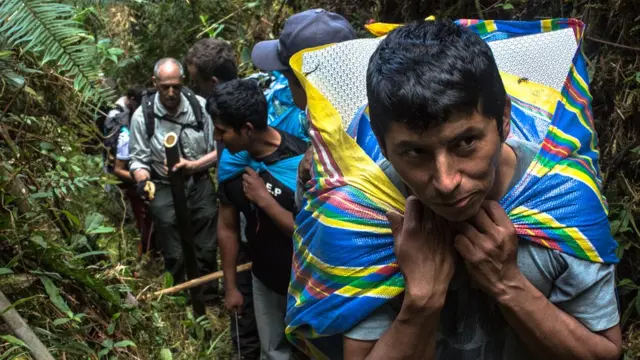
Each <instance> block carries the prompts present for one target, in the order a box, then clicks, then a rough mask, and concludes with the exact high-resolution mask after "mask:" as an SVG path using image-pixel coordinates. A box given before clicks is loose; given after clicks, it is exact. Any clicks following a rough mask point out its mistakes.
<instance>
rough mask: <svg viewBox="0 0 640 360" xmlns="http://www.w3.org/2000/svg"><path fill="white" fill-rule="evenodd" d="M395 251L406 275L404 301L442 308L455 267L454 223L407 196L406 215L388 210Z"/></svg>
mask: <svg viewBox="0 0 640 360" xmlns="http://www.w3.org/2000/svg"><path fill="white" fill-rule="evenodd" d="M387 218H388V219H389V221H390V222H391V230H392V232H393V237H394V243H395V254H396V257H397V258H398V264H399V265H400V269H401V270H402V273H403V275H404V278H405V282H406V295H405V301H407V300H417V301H419V303H418V305H420V306H427V307H429V308H438V309H439V308H441V307H442V306H443V305H444V300H445V297H446V293H447V289H448V288H449V282H450V281H451V278H452V277H453V273H454V270H455V251H454V249H453V235H452V230H451V226H450V225H449V224H448V223H447V222H446V221H444V219H442V218H440V217H437V216H436V215H435V214H434V213H433V212H432V211H431V210H430V209H428V208H427V207H425V206H424V205H423V204H422V203H421V202H420V200H418V198H416V197H415V196H410V197H409V198H408V199H407V207H406V212H405V214H404V218H403V217H402V215H400V214H398V213H396V212H389V213H387Z"/></svg>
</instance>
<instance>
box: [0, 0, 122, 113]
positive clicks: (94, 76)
mask: <svg viewBox="0 0 640 360" xmlns="http://www.w3.org/2000/svg"><path fill="white" fill-rule="evenodd" d="M74 15H75V12H74V8H73V7H71V6H69V5H66V4H60V3H55V2H52V1H50V0H2V1H1V2H0V34H2V35H3V36H4V37H5V39H6V41H7V43H8V44H9V46H21V47H22V48H23V50H24V51H32V52H34V53H37V54H39V55H40V56H41V58H42V65H44V64H47V63H50V62H54V63H57V68H56V69H57V71H59V73H60V74H61V75H63V76H65V77H68V78H72V79H73V85H74V87H75V89H76V90H77V91H78V92H79V93H80V94H81V95H82V97H83V99H85V100H90V101H94V102H97V103H103V102H109V101H110V100H111V99H112V98H113V93H112V91H111V90H108V89H102V88H100V87H99V86H98V84H99V78H100V77H99V73H100V68H99V64H98V63H97V62H96V61H95V58H96V56H95V55H96V52H97V48H96V45H95V44H94V43H92V41H90V40H89V39H90V38H91V37H90V35H89V34H87V32H86V31H85V30H83V29H82V27H81V24H80V23H78V22H76V21H73V20H72V19H73V16H74Z"/></svg>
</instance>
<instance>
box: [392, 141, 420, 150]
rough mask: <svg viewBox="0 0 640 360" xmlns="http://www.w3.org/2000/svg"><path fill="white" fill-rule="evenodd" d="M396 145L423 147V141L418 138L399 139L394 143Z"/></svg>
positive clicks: (400, 146) (401, 146)
mask: <svg viewBox="0 0 640 360" xmlns="http://www.w3.org/2000/svg"><path fill="white" fill-rule="evenodd" d="M396 147H399V148H416V147H420V148H422V147H424V143H423V142H421V141H418V140H400V141H398V142H397V143H396Z"/></svg>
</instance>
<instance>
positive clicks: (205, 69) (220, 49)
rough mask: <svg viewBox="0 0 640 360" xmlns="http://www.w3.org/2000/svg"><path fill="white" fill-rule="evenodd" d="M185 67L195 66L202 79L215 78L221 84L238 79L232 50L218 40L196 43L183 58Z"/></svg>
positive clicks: (225, 43)
mask: <svg viewBox="0 0 640 360" xmlns="http://www.w3.org/2000/svg"><path fill="white" fill-rule="evenodd" d="M185 62H186V63H187V66H189V65H195V67H196V70H197V71H198V76H199V77H200V78H202V79H210V78H212V77H214V76H215V77H217V78H218V79H219V80H220V81H221V82H225V81H230V80H235V79H237V78H238V65H237V63H236V57H235V55H234V53H233V48H232V47H231V45H229V44H228V43H227V42H225V41H222V40H219V39H202V40H199V41H198V42H196V43H195V44H194V45H193V46H192V47H191V49H189V51H188V52H187V56H186V57H185Z"/></svg>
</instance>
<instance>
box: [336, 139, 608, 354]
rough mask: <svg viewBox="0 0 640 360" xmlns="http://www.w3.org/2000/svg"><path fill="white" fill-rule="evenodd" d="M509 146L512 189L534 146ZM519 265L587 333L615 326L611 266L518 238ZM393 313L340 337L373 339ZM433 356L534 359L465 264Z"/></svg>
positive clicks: (383, 312)
mask: <svg viewBox="0 0 640 360" xmlns="http://www.w3.org/2000/svg"><path fill="white" fill-rule="evenodd" d="M507 144H508V145H509V146H510V147H511V148H512V149H513V150H514V152H515V153H516V157H517V165H516V171H515V174H514V177H513V179H512V181H511V183H510V188H511V187H513V186H514V185H515V184H516V183H517V182H518V181H519V180H520V178H522V176H523V175H524V173H525V172H526V170H527V168H528V167H529V164H530V163H531V162H532V161H533V158H534V157H535V155H536V153H537V152H538V148H537V147H536V146H535V145H533V144H530V143H527V142H522V141H518V140H515V139H509V140H507ZM380 167H381V168H382V169H383V171H385V173H386V174H387V176H388V177H389V179H390V180H391V181H392V182H393V183H394V184H395V185H396V186H397V187H398V188H399V189H401V191H402V189H404V184H402V181H401V179H400V178H399V176H398V174H397V173H396V172H395V170H394V169H393V168H392V167H391V166H390V164H389V163H388V162H385V163H381V164H380ZM405 195H406V192H405ZM518 266H519V267H520V271H521V272H522V273H523V274H524V275H525V277H526V278H527V279H528V280H529V281H530V282H531V283H532V284H533V285H534V286H535V287H536V288H537V289H538V290H539V291H540V292H542V293H543V294H544V295H545V296H546V297H547V298H548V299H549V301H551V303H553V304H554V305H555V306H557V307H558V308H559V309H560V310H562V311H564V312H566V313H567V314H569V315H571V316H573V317H575V318H576V319H578V321H580V322H581V323H582V324H583V325H584V326H586V327H587V328H588V329H589V330H591V331H593V332H597V331H603V330H606V329H609V328H611V327H613V326H615V325H617V324H618V322H619V320H620V318H619V312H618V303H617V298H616V295H615V276H614V273H615V266H614V265H604V264H598V263H591V262H588V261H584V260H581V259H578V258H575V257H572V256H569V255H566V254H563V253H560V252H558V251H555V250H551V249H547V248H545V247H542V246H540V245H537V244H535V243H532V242H530V241H526V240H522V239H520V241H519V244H518ZM396 311H397V309H394V308H393V307H392V306H391V305H385V306H383V307H382V308H380V309H378V310H377V311H376V312H374V313H373V314H372V315H371V316H370V317H368V318H367V319H365V320H364V321H362V322H361V323H359V324H358V325H356V326H355V327H354V328H353V329H352V330H350V331H349V332H347V333H345V334H344V335H345V336H346V337H349V338H352V339H357V340H369V341H371V340H377V339H379V338H380V337H381V336H382V335H383V334H384V332H385V331H386V330H387V329H388V328H389V327H390V326H391V323H392V322H393V320H394V319H395V316H396V314H397V312H396ZM435 358H436V359H438V360H515V359H518V360H520V359H522V360H527V359H533V356H532V354H531V352H530V351H529V350H528V349H527V347H526V345H525V344H524V343H523V342H522V341H521V340H520V339H519V338H518V335H517V334H516V333H515V332H514V331H513V329H511V327H510V326H509V324H508V323H507V321H506V320H505V319H504V317H503V316H502V313H501V312H500V309H499V308H498V305H497V303H496V302H495V300H493V299H492V298H491V297H490V296H488V295H487V294H486V293H484V292H483V291H482V290H480V289H479V288H477V287H475V286H474V285H473V284H472V283H471V278H470V277H469V275H468V273H467V269H466V267H465V266H464V263H459V264H458V267H457V268H456V273H455V275H454V277H453V279H452V281H451V284H450V285H449V292H448V293H447V299H446V302H445V305H444V308H443V309H442V311H441V313H440V329H439V330H438V334H437V346H436V357H435Z"/></svg>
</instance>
